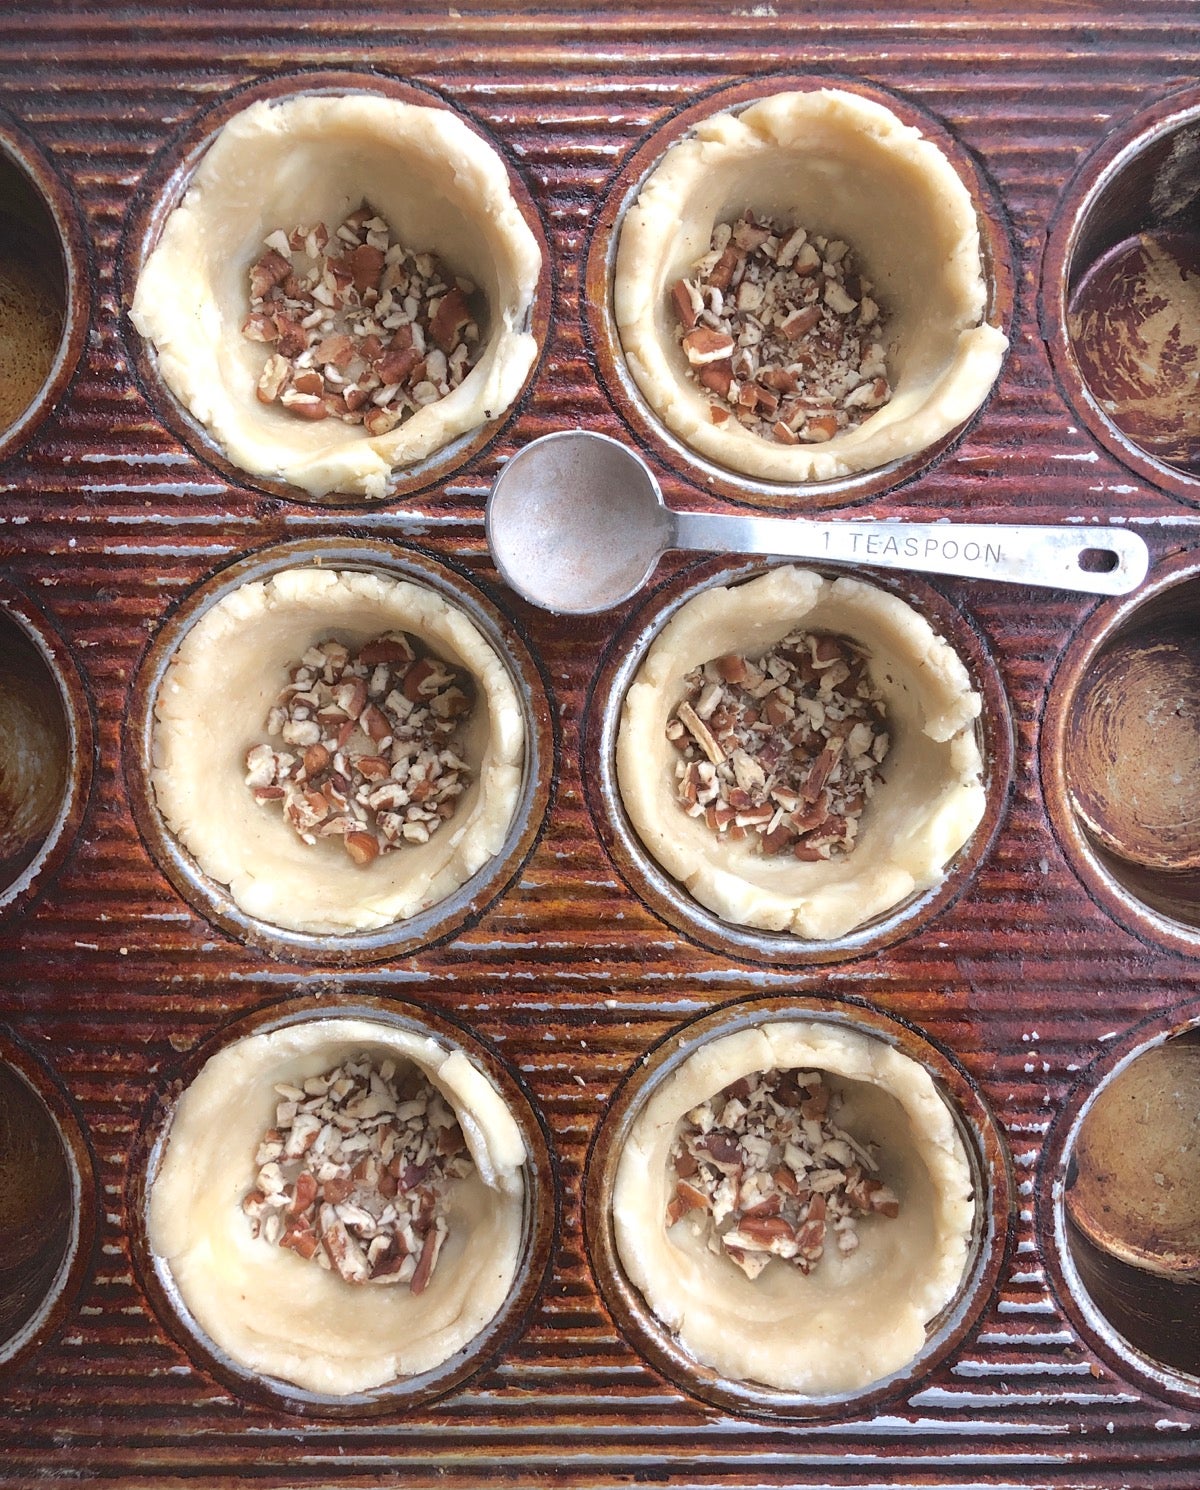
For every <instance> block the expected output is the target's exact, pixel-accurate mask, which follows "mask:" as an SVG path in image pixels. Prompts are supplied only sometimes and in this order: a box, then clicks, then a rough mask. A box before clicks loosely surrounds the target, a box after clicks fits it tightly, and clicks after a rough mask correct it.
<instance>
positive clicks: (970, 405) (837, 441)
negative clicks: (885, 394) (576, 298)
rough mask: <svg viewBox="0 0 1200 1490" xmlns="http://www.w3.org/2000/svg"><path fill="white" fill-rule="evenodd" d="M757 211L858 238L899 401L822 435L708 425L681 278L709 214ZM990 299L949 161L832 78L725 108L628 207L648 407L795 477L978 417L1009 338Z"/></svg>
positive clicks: (687, 436) (633, 321) (633, 304)
mask: <svg viewBox="0 0 1200 1490" xmlns="http://www.w3.org/2000/svg"><path fill="white" fill-rule="evenodd" d="M747 209H749V210H751V211H753V212H754V213H755V215H756V216H757V217H758V218H759V219H760V220H762V221H766V220H774V221H778V222H783V223H787V224H788V225H791V226H799V227H803V228H806V229H807V230H808V231H809V232H810V233H816V234H823V235H825V236H827V237H829V238H837V239H842V240H844V241H845V242H846V243H848V244H849V245H850V247H851V248H852V249H853V251H854V253H855V255H856V257H857V260H858V263H859V266H860V268H861V270H862V272H863V274H864V275H865V276H866V277H867V278H869V279H870V280H872V281H873V282H874V285H875V289H874V290H873V292H872V293H873V295H874V296H875V298H877V299H878V300H879V302H880V304H881V305H882V306H883V307H884V309H885V311H886V312H887V314H888V316H889V321H888V327H887V336H886V342H887V345H886V347H885V351H886V354H887V365H888V371H889V376H890V380H891V384H892V388H893V395H892V398H891V401H890V402H889V403H887V404H886V405H885V406H884V407H883V408H881V409H879V410H878V411H877V412H876V413H874V414H873V415H871V417H870V418H868V419H866V420H864V421H863V423H862V424H860V425H858V426H857V428H854V429H848V430H843V431H842V432H840V433H839V434H837V435H835V436H834V437H833V438H832V439H831V440H829V441H827V442H826V443H824V444H813V445H792V446H788V445H779V444H775V443H774V442H772V441H770V440H767V439H764V438H762V437H761V436H759V435H756V434H754V433H752V432H750V431H749V430H746V429H743V428H742V426H741V425H740V424H739V423H738V421H737V420H736V419H729V420H726V421H725V422H724V423H723V424H714V423H713V422H712V418H711V416H710V413H709V398H708V395H707V394H706V393H705V391H704V390H703V389H701V388H699V387H698V386H697V384H696V383H695V382H694V381H693V380H692V379H690V378H688V377H687V376H686V370H687V359H686V358H685V356H684V354H683V351H682V350H681V348H680V345H679V339H678V337H677V335H676V328H675V320H674V311H673V309H672V307H671V303H670V300H671V297H670V290H671V286H672V285H673V284H674V283H675V281H676V280H678V279H680V278H681V277H686V276H688V275H690V274H691V273H692V272H693V265H694V264H695V262H696V260H697V259H698V258H700V257H701V255H703V254H704V253H706V252H707V251H708V248H709V241H710V238H711V235H712V230H713V227H714V225H715V224H716V223H720V222H732V221H733V220H734V219H736V218H737V217H739V216H741V215H742V214H744V213H745V212H746V211H747ZM987 294H988V291H987V284H986V281H985V277H984V268H983V259H982V254H981V250H980V238H979V225H978V221H977V218H976V213H975V208H974V206H973V204H972V201H971V197H970V194H969V192H968V191H967V188H966V187H965V186H964V185H963V183H962V181H961V180H960V179H959V177H958V175H957V173H956V172H955V170H954V168H953V166H952V165H951V164H950V162H949V161H948V160H947V158H946V156H945V155H944V154H943V153H942V151H941V150H939V149H938V147H937V146H936V145H935V144H934V143H933V142H932V141H930V140H928V139H925V138H924V137H923V136H922V135H921V134H920V132H919V131H918V130H916V129H914V128H912V127H911V126H910V125H906V124H903V123H901V121H900V120H899V119H898V118H897V117H896V116H895V115H894V114H893V113H892V112H891V111H890V110H889V109H887V108H885V107H884V106H883V105H882V104H880V103H875V102H873V101H871V100H870V99H866V98H862V97H860V96H859V95H857V94H854V93H848V92H843V91H841V90H839V89H833V88H823V89H817V90H814V91H811V92H794V93H779V94H775V95H773V96H771V97H769V98H764V99H762V100H761V101H759V102H758V103H754V104H751V105H750V106H749V107H748V108H745V109H743V110H741V111H740V112H738V113H722V114H715V115H713V116H712V117H711V118H709V119H706V120H704V121H703V122H702V123H700V124H698V125H697V126H696V127H695V129H694V130H692V131H691V132H690V134H689V135H688V136H687V137H686V138H685V139H683V140H682V141H680V142H679V143H678V144H676V145H673V146H672V147H671V148H670V149H669V150H668V151H667V152H666V154H665V155H664V156H663V158H662V160H661V161H660V162H659V164H658V165H657V166H656V167H655V168H654V170H653V171H652V172H651V173H650V175H649V176H648V177H647V179H646V181H645V183H644V184H643V186H642V187H641V190H640V191H639V193H638V196H637V200H636V201H635V202H634V203H633V205H632V206H631V207H630V208H629V210H628V212H627V213H626V215H625V220H624V222H623V224H622V226H621V231H620V239H619V242H618V246H617V253H616V260H615V266H614V280H613V308H614V314H615V317H616V326H617V334H618V337H619V339H620V342H621V347H622V350H623V352H624V355H625V359H626V361H627V363H628V366H629V370H630V372H631V373H632V375H633V378H634V380H635V381H636V383H637V385H638V387H639V388H640V389H641V391H642V393H643V395H644V396H645V398H646V400H647V402H648V403H649V404H650V406H651V408H652V409H653V410H654V411H655V412H656V413H657V414H658V415H659V416H661V418H662V419H663V420H664V421H665V422H666V424H667V425H668V427H669V428H670V429H672V430H673V431H674V432H675V434H677V435H678V436H679V438H680V439H681V440H683V442H684V443H685V444H687V445H689V446H691V448H692V449H693V450H695V451H697V452H699V453H700V454H701V455H703V456H707V457H708V458H710V459H711V460H713V461H716V462H717V463H719V464H720V465H723V466H726V467H728V468H730V469H732V470H735V471H741V472H744V473H745V474H746V475H748V476H753V477H760V478H763V479H765V480H770V481H781V482H790V483H800V482H808V481H826V480H829V479H831V478H834V477H839V476H845V475H849V474H853V473H856V472H862V471H869V470H872V469H874V468H876V467H878V466H883V465H886V464H887V463H888V462H890V461H894V460H897V459H899V458H901V457H904V456H908V455H912V454H914V453H916V452H919V451H922V450H925V449H927V448H928V447H930V446H931V445H933V444H935V443H936V442H937V441H938V440H940V439H941V438H942V437H943V436H945V435H948V434H949V433H951V431H953V430H954V429H956V428H957V427H958V426H959V425H960V424H961V423H962V422H963V421H964V420H965V419H967V418H968V417H969V416H970V415H971V414H973V413H974V412H975V410H976V409H977V408H978V407H979V406H980V404H981V403H982V402H983V400H984V399H985V398H986V397H987V394H988V390H989V389H990V388H991V386H992V384H993V383H994V382H995V379H996V375H997V373H998V372H999V370H1000V364H1001V360H1002V358H1003V356H1004V351H1005V348H1006V347H1007V345H1008V343H1007V340H1006V338H1005V336H1004V335H1003V333H1002V332H1001V331H999V330H998V329H997V328H996V327H994V326H992V325H989V324H988V323H987V322H986V321H985V319H984V316H985V314H986V307H987Z"/></svg>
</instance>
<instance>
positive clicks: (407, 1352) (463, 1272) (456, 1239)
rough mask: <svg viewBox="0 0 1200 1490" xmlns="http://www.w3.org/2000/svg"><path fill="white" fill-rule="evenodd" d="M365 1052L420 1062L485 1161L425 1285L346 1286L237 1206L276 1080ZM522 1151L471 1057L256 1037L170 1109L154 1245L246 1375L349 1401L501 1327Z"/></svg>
mask: <svg viewBox="0 0 1200 1490" xmlns="http://www.w3.org/2000/svg"><path fill="white" fill-rule="evenodd" d="M364 1053H365V1054H367V1055H369V1056H371V1057H372V1058H373V1059H375V1060H376V1061H382V1060H384V1059H386V1058H391V1059H392V1060H394V1061H396V1062H397V1063H398V1065H399V1066H400V1067H402V1068H403V1067H404V1066H405V1065H409V1064H411V1065H415V1066H417V1067H418V1068H419V1069H420V1070H421V1071H422V1072H423V1073H424V1074H425V1076H426V1077H428V1079H429V1080H430V1081H431V1082H432V1083H433V1085H434V1086H436V1087H437V1088H438V1090H439V1091H440V1092H441V1093H442V1095H443V1096H444V1097H445V1098H446V1100H447V1102H448V1103H449V1104H450V1106H451V1107H452V1108H453V1109H454V1112H455V1114H456V1116H457V1118H458V1120H459V1125H460V1126H461V1128H462V1131H463V1136H464V1138H465V1139H466V1143H467V1147H468V1149H469V1151H470V1154H471V1157H472V1159H473V1160H474V1163H475V1170H474V1172H473V1173H472V1174H470V1175H468V1176H467V1177H465V1178H464V1179H461V1180H459V1181H457V1182H455V1184H454V1185H453V1186H452V1188H451V1189H450V1191H449V1192H448V1206H449V1209H448V1213H447V1219H448V1221H449V1227H450V1229H449V1233H448V1236H447V1238H446V1241H445V1244H444V1245H443V1247H442V1251H441V1253H440V1255H439V1258H438V1263H437V1267H436V1268H435V1269H434V1272H433V1276H432V1278H431V1280H430V1282H429V1285H428V1287H427V1288H426V1289H425V1290H424V1291H423V1292H422V1293H420V1294H419V1295H417V1296H415V1297H414V1296H413V1294H412V1293H411V1292H410V1291H409V1289H408V1288H406V1287H402V1286H397V1287H390V1288H383V1287H376V1286H372V1285H370V1284H363V1285H354V1284H350V1283H346V1282H344V1281H343V1280H342V1278H341V1277H340V1276H339V1275H338V1274H336V1273H335V1272H332V1271H330V1272H327V1271H326V1270H325V1269H323V1268H320V1267H318V1266H316V1264H315V1263H313V1262H311V1261H306V1260H304V1259H302V1258H300V1257H299V1256H298V1255H297V1254H296V1253H294V1252H291V1251H288V1250H286V1249H284V1248H281V1247H278V1246H274V1245H272V1244H270V1243H268V1242H267V1241H266V1240H265V1239H264V1238H261V1237H255V1236H254V1234H253V1230H252V1227H251V1224H250V1222H249V1220H248V1219H247V1217H246V1216H245V1214H244V1213H243V1211H242V1200H243V1198H244V1197H245V1195H246V1193H247V1191H249V1190H250V1189H251V1188H252V1187H253V1185H254V1183H255V1179H256V1175H257V1167H256V1165H255V1163H254V1155H255V1151H256V1149H257V1147H258V1144H259V1142H260V1141H261V1139H262V1136H263V1133H264V1132H265V1131H266V1130H267V1129H268V1128H271V1127H273V1126H274V1123H275V1106H276V1103H277V1102H278V1100H279V1099H278V1097H277V1095H276V1093H275V1090H274V1084H275V1083H276V1082H291V1083H293V1084H296V1083H300V1082H303V1080H304V1079H305V1078H306V1077H309V1076H317V1075H320V1074H322V1073H323V1072H325V1071H327V1070H329V1069H330V1068H332V1067H333V1066H336V1065H337V1064H338V1063H339V1062H341V1061H343V1060H346V1059H351V1058H354V1057H356V1056H359V1055H362V1054H364ZM525 1163H526V1151H525V1144H524V1140H523V1139H522V1137H521V1132H520V1129H519V1128H518V1126H517V1124H516V1121H515V1120H514V1118H513V1116H512V1114H511V1113H510V1112H509V1110H508V1107H507V1106H506V1104H505V1102H504V1100H503V1099H502V1098H501V1096H500V1094H499V1093H498V1092H497V1091H496V1089H495V1087H494V1086H493V1085H492V1083H491V1081H490V1080H489V1078H488V1077H486V1076H485V1075H484V1074H483V1073H482V1072H481V1071H480V1070H479V1069H478V1068H477V1067H476V1066H474V1065H473V1064H472V1062H471V1061H470V1060H468V1058H467V1057H466V1056H465V1055H464V1054H463V1052H462V1051H461V1050H453V1051H452V1050H450V1049H448V1048H447V1047H446V1046H444V1045H442V1044H441V1043H440V1042H439V1041H437V1040H435V1039H434V1038H432V1037H431V1036H426V1035H418V1034H415V1033H412V1032H409V1031H406V1030H403V1029H400V1028H398V1027H396V1026H393V1025H389V1024H386V1023H382V1022H376V1021H372V1020H369V1019H362V1018H329V1019H315V1020H309V1021H306V1022H303V1023H297V1024H292V1025H287V1026H285V1027H283V1028H280V1029H276V1030H273V1031H270V1032H268V1033H264V1034H258V1035H251V1036H247V1037H246V1038H244V1039H241V1040H238V1041H237V1042H236V1043H235V1044H232V1045H230V1046H227V1047H226V1048H225V1049H224V1050H221V1051H219V1052H218V1053H217V1054H216V1055H214V1056H213V1057H212V1058H211V1059H210V1060H209V1061H208V1062H207V1063H206V1064H205V1066H204V1068H203V1069H202V1070H201V1072H200V1074H199V1075H198V1076H197V1077H196V1079H195V1081H193V1082H192V1084H191V1085H190V1086H189V1087H188V1088H187V1090H186V1091H185V1092H184V1093H183V1096H182V1097H181V1098H180V1100H179V1103H178V1106H177V1107H176V1109H175V1113H174V1116H173V1118H172V1121H171V1126H170V1129H169V1132H168V1135H167V1140H166V1146H165V1150H164V1153H163V1158H162V1162H161V1164H160V1166H159V1169H158V1172H157V1174H156V1175H155V1176H154V1177H153V1183H152V1185H151V1189H150V1199H149V1211H148V1230H149V1240H150V1246H151V1249H152V1251H153V1253H154V1254H155V1256H156V1257H157V1258H158V1259H159V1260H160V1262H161V1264H162V1265H163V1266H164V1267H165V1269H166V1270H167V1272H168V1273H169V1274H170V1277H171V1279H172V1280H173V1282H174V1284H175V1286H176V1287H177V1288H178V1291H179V1294H180V1296H181V1298H182V1300H183V1302H184V1304H185V1305H186V1306H187V1309H188V1310H189V1312H190V1313H191V1315H192V1316H193V1318H194V1319H195V1321H196V1323H197V1324H198V1325H199V1327H200V1328H201V1329H202V1330H203V1331H204V1332H205V1334H207V1335H208V1336H209V1338H210V1339H211V1340H212V1341H213V1343H214V1344H215V1345H216V1346H217V1347H218V1348H219V1349H220V1350H222V1351H224V1352H225V1353H226V1354H227V1355H229V1356H230V1357H231V1358H232V1359H233V1360H234V1361H235V1362H236V1363H237V1364H238V1365H239V1366H241V1367H243V1368H244V1369H245V1370H247V1371H252V1372H256V1373H259V1374H261V1375H263V1376H267V1377H274V1378H278V1379H280V1380H282V1381H287V1382H291V1383H293V1384H294V1385H296V1386H299V1387H302V1388H304V1389H306V1390H308V1391H312V1392H321V1393H328V1394H332V1395H338V1396H344V1395H347V1394H349V1393H353V1392H365V1391H370V1390H371V1389H373V1388H376V1387H380V1386H383V1385H384V1384H386V1383H388V1382H391V1381H394V1380H395V1379H397V1378H399V1377H406V1376H415V1375H418V1374H420V1373H421V1372H425V1371H431V1370H434V1369H435V1368H436V1367H438V1366H440V1365H441V1364H442V1363H443V1362H445V1361H447V1360H449V1359H450V1357H451V1356H453V1355H455V1354H456V1353H457V1352H458V1351H460V1350H462V1349H463V1348H464V1347H465V1346H467V1345H469V1344H470V1342H471V1341H472V1340H473V1339H474V1338H475V1337H476V1336H477V1335H478V1334H479V1332H480V1331H481V1330H482V1329H484V1327H485V1326H486V1325H487V1324H488V1323H489V1322H490V1321H491V1320H492V1319H493V1318H494V1317H495V1315H496V1314H497V1312H498V1311H499V1310H500V1308H501V1307H502V1305H503V1304H504V1301H505V1299H506V1298H507V1297H508V1294H509V1292H510V1291H511V1288H512V1284H513V1279H514V1277H515V1276H516V1271H517V1266H518V1263H519V1260H520V1251H521V1245H522V1235H523V1217H524V1204H525V1199H524V1197H525V1182H524V1177H523V1171H524V1166H525Z"/></svg>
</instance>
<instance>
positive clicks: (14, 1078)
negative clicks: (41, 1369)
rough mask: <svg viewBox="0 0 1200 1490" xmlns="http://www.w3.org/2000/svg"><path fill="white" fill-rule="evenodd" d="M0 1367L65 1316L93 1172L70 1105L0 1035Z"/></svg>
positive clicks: (90, 1204)
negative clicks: (0, 1198) (0, 1186)
mask: <svg viewBox="0 0 1200 1490" xmlns="http://www.w3.org/2000/svg"><path fill="white" fill-rule="evenodd" d="M0 1178H2V1179H3V1183H4V1196H5V1202H4V1206H3V1207H2V1208H0V1367H8V1366H11V1365H12V1364H14V1363H15V1362H17V1361H18V1360H23V1359H24V1358H25V1357H26V1356H28V1355H29V1354H30V1352H32V1351H33V1350H35V1349H36V1348H37V1347H38V1346H39V1345H40V1344H41V1343H42V1342H43V1341H44V1340H45V1339H46V1338H47V1336H48V1335H49V1334H51V1333H52V1332H53V1330H54V1329H56V1328H57V1327H58V1325H59V1324H61V1322H62V1320H63V1319H64V1317H65V1316H66V1314H67V1312H68V1310H69V1309H70V1307H71V1305H72V1303H73V1302H74V1297H75V1294H76V1292H77V1291H78V1288H79V1285H80V1283H81V1282H82V1278H83V1274H84V1272H85V1271H86V1269H87V1267H88V1264H89V1261H90V1252H91V1242H92V1234H93V1230H94V1225H95V1220H94V1196H93V1193H92V1187H93V1172H92V1164H91V1158H90V1155H89V1153H88V1148H87V1144H86V1141H85V1140H84V1137H83V1134H82V1131H81V1130H80V1127H79V1123H78V1120H77V1118H76V1116H75V1114H74V1111H73V1110H72V1108H71V1107H70V1105H69V1103H68V1102H67V1100H66V1098H65V1097H64V1096H63V1094H62V1092H61V1090H60V1089H59V1087H58V1085H57V1083H56V1082H55V1081H54V1079H53V1078H52V1077H51V1076H50V1074H49V1073H48V1072H47V1071H46V1070H45V1068H44V1067H43V1066H42V1065H41V1063H40V1062H38V1061H37V1060H35V1059H34V1057H32V1056H31V1055H29V1053H28V1052H27V1051H26V1050H25V1048H24V1047H23V1046H21V1045H19V1044H17V1042H16V1041H14V1040H13V1039H12V1038H11V1037H10V1036H9V1035H7V1034H4V1033H0Z"/></svg>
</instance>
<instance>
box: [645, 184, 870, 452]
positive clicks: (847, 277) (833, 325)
mask: <svg viewBox="0 0 1200 1490" xmlns="http://www.w3.org/2000/svg"><path fill="white" fill-rule="evenodd" d="M871 288H872V286H871V283H870V281H869V280H867V279H864V278H863V276H862V275H861V274H860V273H859V272H858V270H857V269H856V268H855V265H854V256H853V254H852V253H851V252H850V250H849V247H848V245H847V244H845V243H843V242H841V241H840V240H832V241H831V240H829V239H827V238H822V237H812V238H810V237H809V235H808V233H807V231H806V230H805V229H804V228H803V227H799V226H791V227H788V226H785V225H782V224H775V223H769V222H765V221H763V222H759V221H757V220H756V219H755V217H754V216H753V214H752V213H750V212H747V213H745V214H744V215H743V216H742V217H740V218H738V219H737V220H736V221H735V222H733V223H718V224H717V225H716V227H715V228H714V229H713V235H712V239H711V244H710V248H709V251H708V252H707V253H706V254H704V255H703V256H702V257H701V258H700V259H699V260H697V262H696V264H695V266H694V269H693V274H692V276H691V277H690V278H685V279H679V280H676V281H675V283H674V284H673V285H672V286H671V290H670V302H671V307H672V310H673V312H674V315H675V319H676V322H677V323H678V331H679V338H680V343H681V346H682V348H683V352H684V355H685V357H686V359H687V363H688V375H689V376H690V377H693V378H695V380H696V381H697V382H698V383H699V384H700V386H701V387H702V388H704V389H705V391H706V392H707V393H708V394H710V395H711V397H710V399H709V414H710V417H711V419H712V422H713V423H714V424H725V423H728V421H729V420H730V419H731V418H736V419H737V420H738V422H739V423H740V424H742V425H744V426H745V427H746V428H747V429H749V430H751V431H753V432H754V433H755V434H758V435H760V436H762V437H763V438H765V439H769V440H774V441H777V442H778V443H780V444H784V445H797V444H800V443H801V442H805V443H820V442H823V441H825V440H830V439H832V438H833V437H834V436H835V435H836V434H837V433H838V432H839V431H841V430H844V429H852V428H854V427H855V426H856V425H858V424H860V423H862V421H863V420H864V419H867V418H869V417H870V416H871V415H872V414H873V413H874V412H875V410H876V409H879V408H881V407H882V406H883V405H884V404H885V403H887V402H888V400H889V399H890V398H891V396H892V390H891V385H890V383H889V381H888V376H887V369H886V366H885V362H884V339H885V335H886V317H884V316H883V314H882V312H881V310H880V306H879V303H878V301H877V300H875V299H874V298H873V297H872V295H871V294H870V293H869V291H870V290H871Z"/></svg>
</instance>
